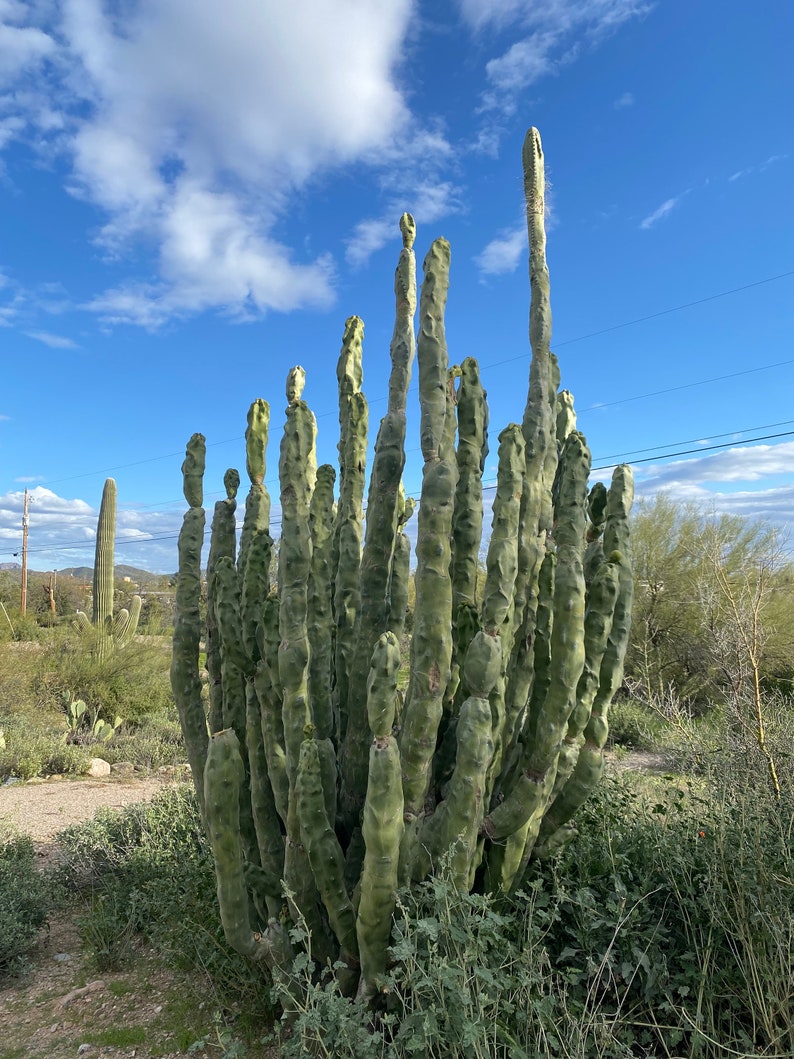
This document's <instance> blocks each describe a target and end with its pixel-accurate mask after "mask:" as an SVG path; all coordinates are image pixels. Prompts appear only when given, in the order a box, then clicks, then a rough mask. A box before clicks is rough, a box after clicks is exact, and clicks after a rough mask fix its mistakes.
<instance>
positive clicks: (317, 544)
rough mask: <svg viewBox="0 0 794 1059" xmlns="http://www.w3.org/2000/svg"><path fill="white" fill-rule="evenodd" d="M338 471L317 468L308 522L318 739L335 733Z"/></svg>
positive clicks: (311, 691) (310, 632)
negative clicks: (334, 588)
mask: <svg viewBox="0 0 794 1059" xmlns="http://www.w3.org/2000/svg"><path fill="white" fill-rule="evenodd" d="M335 481H336V471H335V470H334V468H333V467H332V466H331V465H330V464H327V463H325V464H323V465H322V467H318V469H317V482H316V484H315V487H314V493H313V495H312V499H311V507H310V510H309V524H310V528H311V538H312V565H311V575H310V577H309V595H308V600H307V605H308V635H309V699H310V702H311V709H312V720H313V722H314V725H315V728H316V729H317V737H318V739H330V738H331V736H333V734H334V713H333V698H332V681H333V660H334V615H333V522H334V482H335Z"/></svg>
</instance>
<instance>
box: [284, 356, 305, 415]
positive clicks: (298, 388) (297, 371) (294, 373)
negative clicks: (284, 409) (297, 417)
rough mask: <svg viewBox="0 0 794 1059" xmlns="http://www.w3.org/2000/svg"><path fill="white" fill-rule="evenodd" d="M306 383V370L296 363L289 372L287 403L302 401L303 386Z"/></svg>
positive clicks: (292, 403)
mask: <svg viewBox="0 0 794 1059" xmlns="http://www.w3.org/2000/svg"><path fill="white" fill-rule="evenodd" d="M305 385H306V372H305V371H304V369H303V368H302V367H301V366H300V364H296V365H295V367H294V368H290V370H289V372H288V373H287V403H288V404H290V405H294V404H297V403H298V401H300V399H301V396H302V394H303V387H304V386H305Z"/></svg>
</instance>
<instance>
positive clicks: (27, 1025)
mask: <svg viewBox="0 0 794 1059" xmlns="http://www.w3.org/2000/svg"><path fill="white" fill-rule="evenodd" d="M174 782H178V781H176V780H175V778H174V774H173V770H171V771H170V772H164V773H163V774H158V775H156V776H147V777H141V778H139V777H130V778H119V779H117V778H108V779H99V780H97V779H74V780H69V779H52V780H47V781H40V782H35V781H34V782H28V783H18V784H13V785H11V786H5V787H2V788H0V833H2V832H3V831H5V830H6V828H7V826H11V827H12V828H14V829H15V830H18V831H23V832H27V833H28V834H29V835H31V837H32V838H33V840H34V843H35V846H36V850H37V853H38V854H39V857H40V861H39V864H40V865H41V866H42V867H43V866H45V865H47V864H49V863H51V862H52V860H53V859H54V856H55V855H57V846H56V845H55V843H54V842H53V839H54V837H55V835H56V834H57V832H58V831H61V830H62V829H63V828H65V827H67V826H68V825H70V824H75V823H79V822H81V821H84V820H88V819H90V818H91V817H92V816H93V815H94V813H96V811H97V810H98V809H99V808H111V809H120V808H123V807H124V806H125V805H131V804H133V803H135V802H142V801H148V800H150V799H151V798H153V797H154V795H155V794H156V793H157V792H158V791H160V790H162V789H163V787H165V786H166V785H167V784H169V783H174ZM206 988H207V984H206V983H202V982H201V981H197V980H196V979H195V978H193V979H188V978H187V977H186V976H184V975H181V974H180V973H178V972H175V971H173V970H171V969H169V968H166V967H164V965H163V963H162V962H161V961H160V960H158V959H157V958H156V956H155V955H154V954H152V953H151V952H150V951H148V950H147V949H146V948H145V947H143V946H136V947H134V949H133V953H132V957H131V959H130V961H129V966H127V967H125V968H124V969H123V970H120V971H114V972H112V973H107V974H105V973H103V974H101V975H100V974H99V973H98V972H97V971H96V969H95V968H94V967H93V966H92V964H91V961H90V960H89V958H88V956H87V955H86V953H85V952H84V951H83V950H82V946H81V941H80V937H79V933H78V930H77V927H76V926H75V924H74V923H73V922H72V921H71V920H69V919H67V918H64V917H62V916H60V915H57V916H54V917H52V918H51V920H50V922H49V924H48V927H47V929H46V930H45V931H44V932H43V933H42V936H41V938H40V941H39V944H38V946H37V948H36V950H35V951H34V953H33V956H32V968H31V971H30V972H29V973H28V974H27V975H26V976H25V977H23V978H21V979H19V980H17V981H13V980H12V981H11V982H7V981H6V982H2V984H0V1026H2V1027H3V1029H2V1033H0V1059H45V1057H46V1059H73V1057H74V1056H78V1055H80V1056H84V1057H85V1059H122V1057H124V1059H132V1057H135V1059H150V1057H151V1059H155V1057H157V1059H181V1057H183V1056H186V1055H187V1054H188V1052H187V1049H188V1047H190V1045H191V1044H193V1043H194V1042H196V1041H198V1040H201V1039H202V1038H204V1037H207V1036H211V1035H212V1023H211V1004H208V1003H207V999H206ZM207 1054H208V1053H207V1052H205V1051H202V1050H193V1051H191V1052H190V1055H192V1056H194V1057H198V1059H200V1057H202V1056H206V1055H207Z"/></svg>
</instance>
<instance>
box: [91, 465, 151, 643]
mask: <svg viewBox="0 0 794 1059" xmlns="http://www.w3.org/2000/svg"><path fill="white" fill-rule="evenodd" d="M117 496H118V490H117V488H116V482H115V480H114V479H113V478H108V479H107V480H106V481H105V488H104V489H103V490H102V503H101V504H100V506H99V519H98V521H97V530H96V550H95V553H94V584H93V610H92V616H91V620H90V621H89V619H88V615H87V614H85V613H83V611H78V612H77V617H76V619H75V626H76V628H77V629H78V630H79V631H80V632H86V633H87V632H90V631H91V630H93V631H94V634H95V637H96V639H95V641H94V644H93V645H92V646H93V649H94V651H95V652H96V654H97V655H98V656H99V657H100V658H102V657H104V656H105V655H106V654H107V653H108V652H109V651H111V650H113V649H115V648H118V647H125V646H126V645H127V644H128V643H129V642H130V641H131V640H132V638H133V636H134V635H135V630H136V629H137V628H138V619H139V618H140V615H141V597H140V596H138V595H134V596H133V597H132V600H131V601H130V608H129V610H127V609H126V608H122V609H121V610H119V611H117V612H116V614H114V613H113V591H114V587H115V581H114V570H115V563H114V555H115V544H116V500H117Z"/></svg>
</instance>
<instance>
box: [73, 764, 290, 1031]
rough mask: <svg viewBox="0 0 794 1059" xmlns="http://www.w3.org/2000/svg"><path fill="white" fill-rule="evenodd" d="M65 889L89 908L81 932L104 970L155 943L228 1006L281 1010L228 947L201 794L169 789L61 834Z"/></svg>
mask: <svg viewBox="0 0 794 1059" xmlns="http://www.w3.org/2000/svg"><path fill="white" fill-rule="evenodd" d="M58 841H59V843H60V845H61V849H62V854H63V864H62V866H61V867H60V868H59V869H58V873H57V882H58V884H59V885H60V886H61V887H63V888H64V889H65V890H66V892H68V893H71V894H72V895H73V896H74V897H75V898H76V900H77V903H78V905H79V906H85V905H86V903H87V909H86V910H85V912H84V914H83V915H82V916H81V923H80V925H81V930H82V933H83V937H84V940H85V943H86V945H87V947H88V948H89V951H91V952H92V953H93V955H94V957H95V959H96V961H97V962H98V963H99V964H100V965H101V966H105V967H107V966H113V965H117V964H119V963H123V962H124V959H125V957H127V956H128V955H129V948H130V945H131V943H132V939H133V938H134V937H136V936H138V937H143V938H146V939H147V940H148V941H150V942H151V943H152V944H154V945H155V946H157V947H158V948H159V949H161V950H162V951H164V952H166V953H167V954H168V958H169V960H172V961H173V962H175V963H176V964H177V965H178V966H180V967H184V968H190V969H193V970H199V971H200V972H201V973H202V975H203V976H204V977H205V978H207V979H209V982H210V983H211V985H212V988H213V989H214V991H215V1000H216V1003H217V1004H218V1005H219V1006H228V1007H229V1008H230V1009H231V1008H232V1007H234V1008H235V1009H240V1010H242V1011H244V1012H251V1015H252V1017H253V1018H258V1019H259V1020H260V1021H261V1018H262V1014H263V1012H264V1013H265V1014H267V1013H269V1012H270V1011H271V1005H270V1000H269V995H270V983H269V981H268V980H267V978H266V977H264V976H263V975H262V973H261V971H259V970H257V969H255V968H252V967H251V966H250V965H249V964H248V963H247V962H246V961H245V960H244V959H243V958H242V957H241V956H239V955H238V954H237V953H235V952H233V951H232V950H231V949H229V948H228V946H227V945H226V942H225V940H224V938H223V931H222V928H221V926H220V922H219V917H218V913H217V906H216V897H215V871H214V866H213V860H212V854H211V852H210V850H209V847H208V845H207V843H206V840H205V838H204V833H203V830H202V828H201V822H200V819H199V815H198V809H197V807H196V803H195V796H194V794H193V790H192V787H190V788H189V787H188V785H187V784H185V785H184V786H181V785H180V786H174V787H167V788H164V789H163V790H162V791H161V792H159V793H158V794H157V795H156V796H155V798H154V799H153V800H152V801H151V802H148V803H144V804H139V805H131V806H127V807H126V808H125V809H123V810H121V811H115V810H100V811H99V812H98V813H97V814H96V816H95V817H94V819H93V820H91V821H88V822H86V823H83V824H77V825H75V826H73V827H70V828H67V829H66V830H65V831H63V832H61V833H60V834H59V836H58Z"/></svg>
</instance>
